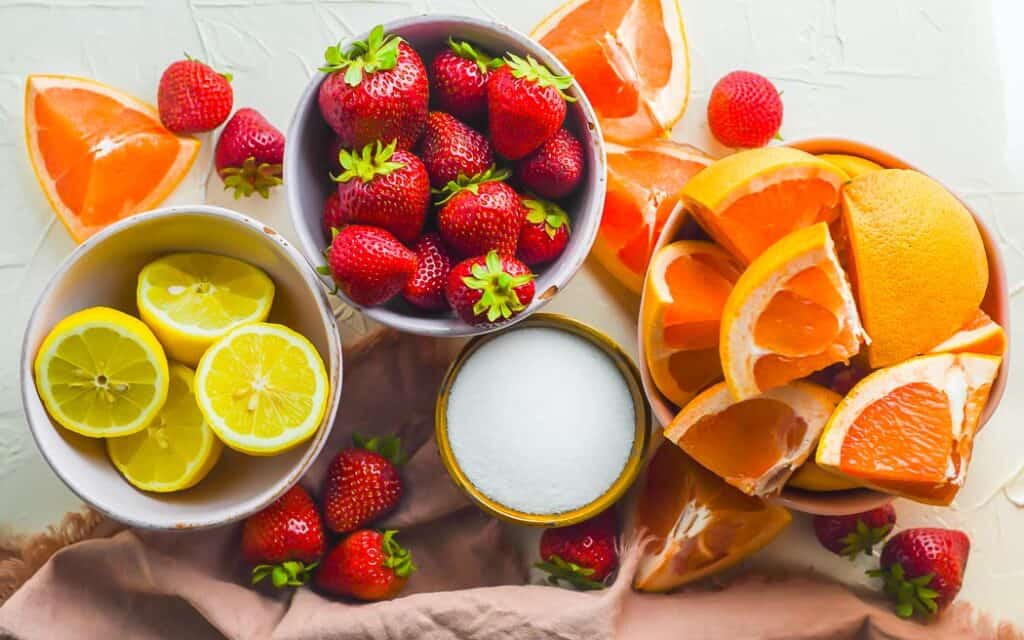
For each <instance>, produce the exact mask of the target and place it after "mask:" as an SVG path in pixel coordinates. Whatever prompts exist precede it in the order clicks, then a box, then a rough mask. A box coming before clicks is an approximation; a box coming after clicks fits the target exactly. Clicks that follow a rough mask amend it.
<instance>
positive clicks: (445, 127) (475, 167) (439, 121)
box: [419, 111, 494, 189]
mask: <svg viewBox="0 0 1024 640" xmlns="http://www.w3.org/2000/svg"><path fill="white" fill-rule="evenodd" d="M419 154H420V158H422V159H423V165H424V166H425V167H426V168H427V174H429V175H430V184H431V186H433V187H434V188H436V189H440V188H442V187H444V186H445V185H446V184H448V183H449V182H452V181H453V180H457V179H458V177H459V176H460V175H461V176H475V175H477V174H479V173H483V172H484V171H487V169H488V168H489V167H490V166H491V165H492V164H494V151H493V149H491V143H490V142H489V141H488V140H487V138H485V137H484V136H483V134H481V133H479V132H478V131H476V130H474V129H472V128H470V127H469V126H468V125H466V124H464V123H462V122H459V121H458V120H457V119H455V117H454V116H451V115H449V114H447V113H444V112H441V111H431V112H430V114H429V115H428V116H427V126H426V127H425V128H424V130H423V137H422V138H421V139H420V144H419Z"/></svg>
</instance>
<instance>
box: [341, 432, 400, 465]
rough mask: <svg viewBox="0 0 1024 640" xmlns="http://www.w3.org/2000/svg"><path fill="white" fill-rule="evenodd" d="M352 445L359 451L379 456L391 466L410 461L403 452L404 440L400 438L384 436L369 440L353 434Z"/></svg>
mask: <svg viewBox="0 0 1024 640" xmlns="http://www.w3.org/2000/svg"><path fill="white" fill-rule="evenodd" d="M352 444H354V445H355V446H356V447H357V448H359V449H366V450H367V451H372V452H373V453H376V454H379V455H380V456H381V457H382V458H384V459H385V460H387V461H388V462H390V463H391V464H393V465H395V466H396V467H397V466H400V465H402V464H405V462H406V460H407V459H408V458H407V457H406V455H405V452H404V451H402V440H401V438H399V437H398V436H393V435H391V436H384V437H383V438H377V437H372V438H368V437H366V436H364V435H363V434H361V433H353V434H352Z"/></svg>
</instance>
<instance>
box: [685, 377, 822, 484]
mask: <svg viewBox="0 0 1024 640" xmlns="http://www.w3.org/2000/svg"><path fill="white" fill-rule="evenodd" d="M839 400H840V396H839V394H837V393H835V392H833V391H830V390H829V389H826V388H825V387H820V386H818V385H816V384H811V383H809V382H794V383H792V384H789V385H786V386H785V387H776V388H775V389H772V390H770V391H767V392H765V394H764V395H762V396H759V397H757V398H751V399H749V400H743V401H741V402H736V401H735V400H733V398H732V396H731V395H730V394H729V389H728V388H727V387H726V385H725V383H724V382H720V383H718V384H716V385H714V386H713V387H710V388H708V389H707V390H705V391H704V392H703V393H701V394H700V395H699V396H697V397H696V398H694V399H693V400H691V401H690V404H688V405H686V407H685V408H684V409H683V410H682V411H680V412H679V415H677V416H676V417H675V420H673V421H672V423H671V424H670V425H669V426H668V427H667V428H666V429H665V437H666V438H668V439H669V440H671V441H672V442H675V443H676V444H677V445H679V447H680V448H682V450H683V451H685V452H686V453H688V454H689V455H690V456H691V457H692V458H693V459H694V460H696V461H697V462H699V463H700V464H701V465H703V466H704V467H705V468H706V469H708V470H709V471H712V472H714V473H715V474H716V475H718V476H719V477H721V478H723V479H724V480H725V481H726V482H728V483H729V484H731V485H732V486H734V487H736V488H737V489H739V490H740V491H742V492H743V493H746V494H749V495H757V496H766V495H771V494H774V493H778V491H779V490H781V489H782V487H783V485H785V484H786V481H787V480H789V477H790V476H791V475H792V474H793V472H794V471H796V469H797V468H798V467H799V466H800V465H802V464H803V463H804V461H805V460H807V457H808V456H809V455H810V454H811V453H812V450H813V449H814V445H815V444H816V443H817V442H818V436H819V435H821V430H822V429H823V428H824V427H825V423H826V422H827V421H828V419H829V416H831V415H832V411H833V410H834V409H835V407H836V404H838V403H839Z"/></svg>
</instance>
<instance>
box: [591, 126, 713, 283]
mask: <svg viewBox="0 0 1024 640" xmlns="http://www.w3.org/2000/svg"><path fill="white" fill-rule="evenodd" d="M709 164H711V159H710V158H709V157H708V156H707V155H706V154H705V153H704V152H703V151H701V150H699V149H695V148H694V147H691V146H689V145H685V144H680V143H678V142H672V141H671V140H658V141H655V142H650V143H647V144H645V145H643V146H639V147H622V146H619V145H615V144H609V145H608V190H607V193H606V195H605V200H604V213H603V214H602V216H601V226H600V228H599V229H598V232H597V240H596V241H595V242H594V255H595V256H597V259H598V260H599V261H600V262H601V264H602V265H603V266H604V267H605V268H606V269H607V270H608V271H609V272H610V273H611V274H612V275H613V276H615V278H616V279H617V280H619V281H620V282H622V284H624V285H626V286H627V287H629V289H630V290H632V291H634V292H636V293H640V290H641V288H642V287H643V279H644V273H645V272H646V271H647V263H648V261H649V260H650V259H651V254H652V253H653V252H654V245H655V244H656V243H657V241H658V236H660V235H661V230H662V228H663V227H664V226H665V222H666V221H667V220H668V216H669V214H670V213H672V210H673V209H675V207H676V204H677V203H678V202H679V190H680V189H682V188H683V185H685V184H686V182H687V180H689V179H690V178H691V177H692V176H693V175H695V174H696V173H697V172H699V171H701V170H702V169H704V168H705V167H706V166H708V165H709Z"/></svg>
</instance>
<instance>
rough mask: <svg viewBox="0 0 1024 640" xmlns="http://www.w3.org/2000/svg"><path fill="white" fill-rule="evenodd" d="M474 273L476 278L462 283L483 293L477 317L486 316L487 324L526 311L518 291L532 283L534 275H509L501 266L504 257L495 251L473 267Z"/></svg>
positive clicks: (477, 304)
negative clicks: (518, 288) (482, 262)
mask: <svg viewBox="0 0 1024 640" xmlns="http://www.w3.org/2000/svg"><path fill="white" fill-rule="evenodd" d="M471 272H472V274H473V275H471V276H466V277H464V278H463V279H462V282H463V284H465V285H466V286H467V287H469V288H470V289H473V290H475V291H482V292H483V295H481V296H480V299H479V300H477V302H476V304H474V305H473V313H474V314H476V315H478V316H482V315H486V316H487V321H488V322H494V321H496V320H498V319H499V318H500V319H503V320H508V319H509V318H511V317H512V316H513V314H514V313H518V312H520V311H522V310H523V309H525V308H526V306H525V305H524V304H523V303H522V302H520V300H519V296H518V295H517V294H516V288H517V287H521V286H523V285H524V284H526V283H527V282H529V281H531V280H533V278H534V275H533V274H532V273H528V274H524V275H519V276H513V275H511V274H509V273H507V272H506V271H505V269H504V268H503V267H502V265H501V256H499V255H498V252H497V251H493V250H492V251H490V252H489V253H488V254H487V257H486V258H485V259H484V264H475V265H473V268H472V270H471Z"/></svg>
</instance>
